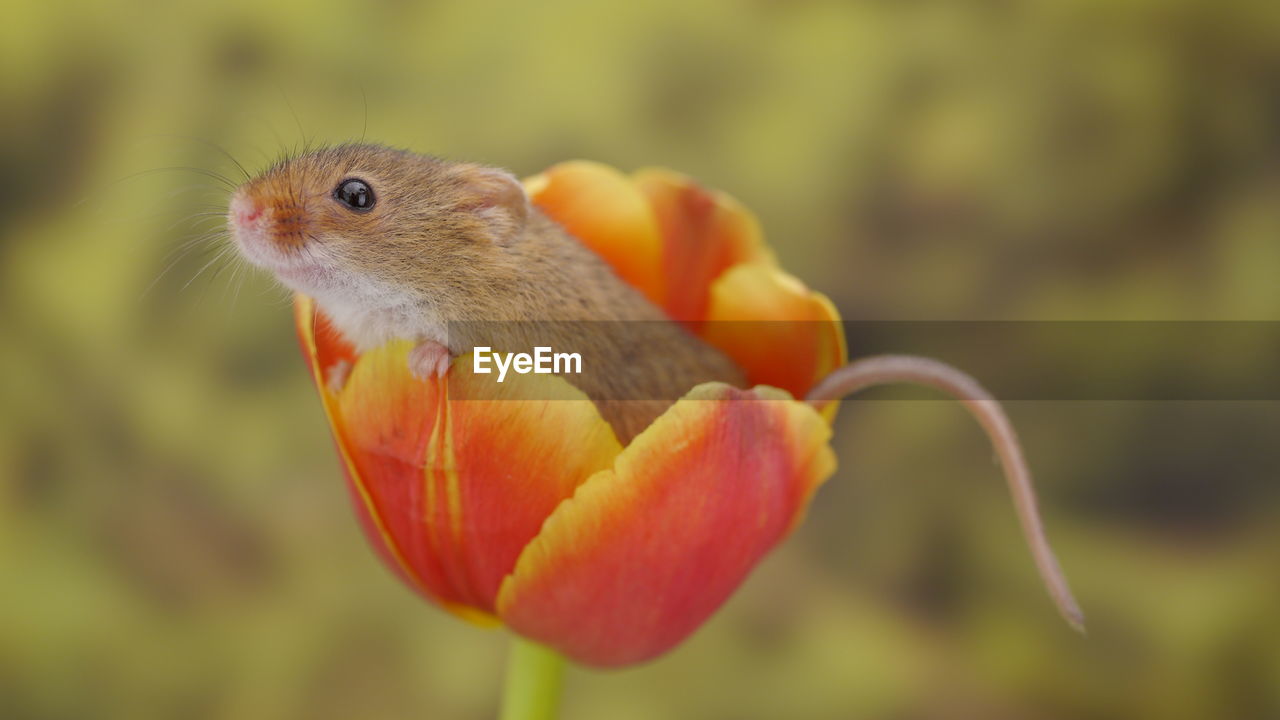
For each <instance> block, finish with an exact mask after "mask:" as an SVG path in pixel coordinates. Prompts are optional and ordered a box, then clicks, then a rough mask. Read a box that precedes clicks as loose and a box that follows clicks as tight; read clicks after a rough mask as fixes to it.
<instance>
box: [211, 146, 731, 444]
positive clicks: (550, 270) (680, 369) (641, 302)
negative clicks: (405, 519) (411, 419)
mask: <svg viewBox="0 0 1280 720" xmlns="http://www.w3.org/2000/svg"><path fill="white" fill-rule="evenodd" d="M228 221H229V224H230V227H231V231H232V235H233V236H234V238H235V241H236V243H237V245H238V246H239V249H240V252H241V253H242V254H243V255H244V256H245V257H246V258H247V259H248V260H249V261H250V262H252V263H254V264H256V265H258V266H260V267H262V268H265V269H267V270H270V271H271V272H272V273H273V274H274V275H275V276H276V278H277V279H278V280H279V281H280V282H281V283H283V284H284V285H286V286H288V287H289V288H291V289H293V290H295V291H298V292H302V293H305V294H307V295H310V296H311V297H313V298H315V300H316V302H317V303H318V304H319V306H320V307H321V308H322V309H323V310H324V312H325V314H326V315H328V316H329V318H330V319H331V320H332V321H333V323H334V325H335V326H336V327H337V329H338V330H339V331H340V332H341V333H342V334H343V335H344V336H345V337H346V338H347V339H348V340H349V341H350V342H351V343H352V344H353V345H355V347H356V349H357V350H358V351H360V352H364V351H366V350H370V349H372V348H374V347H377V346H379V345H381V344H383V343H385V342H387V341H389V340H392V339H397V338H404V339H410V340H413V341H415V342H416V343H417V345H416V346H415V347H414V349H413V350H412V351H411V352H410V355H409V365H410V369H411V370H412V372H413V373H414V374H415V375H416V376H418V377H433V376H440V375H443V374H444V373H445V372H447V371H448V368H449V365H450V361H451V359H452V358H454V357H457V356H459V355H463V354H465V353H468V352H471V351H472V349H473V348H475V347H477V346H489V347H492V348H493V349H494V350H500V351H504V352H505V351H515V350H523V351H526V352H527V351H529V350H530V349H531V348H532V346H531V344H530V343H533V342H537V343H540V344H542V345H550V346H551V347H554V348H555V349H556V350H561V349H564V350H568V351H572V352H577V353H581V355H582V357H583V362H582V368H581V370H582V372H581V374H579V375H573V376H571V377H569V378H567V379H568V380H569V381H570V382H571V383H573V384H574V385H575V386H576V387H578V388H579V389H580V390H582V391H583V392H585V393H586V394H587V396H588V397H590V398H591V399H592V400H593V401H594V402H595V403H596V405H597V407H599V409H600V411H601V414H602V415H603V416H604V418H605V419H606V420H607V421H609V422H610V424H611V425H612V426H613V428H614V431H615V433H616V434H617V435H618V437H619V439H620V440H621V441H623V442H627V441H629V440H630V439H631V438H632V437H634V436H635V435H636V434H637V433H639V432H640V431H641V430H643V429H644V428H645V427H647V426H648V425H649V423H650V422H651V421H652V420H653V419H654V418H655V417H656V416H657V415H658V414H660V413H661V412H662V411H663V410H664V409H665V408H666V407H667V406H669V405H670V404H671V402H673V401H674V400H675V399H677V398H679V397H680V396H681V395H683V394H684V393H685V392H687V391H688V390H689V389H691V388H692V387H693V386H694V385H697V384H698V383H701V382H707V381H712V380H718V381H723V382H727V383H730V384H732V385H736V386H741V385H743V384H744V378H743V375H742V373H741V371H740V370H739V369H738V368H737V367H736V366H735V365H734V364H733V363H732V362H731V361H730V360H729V359H728V358H727V357H725V356H724V355H723V354H721V353H720V352H719V351H718V350H716V349H715V348H713V347H711V346H710V345H707V344H706V343H704V342H703V341H701V340H700V339H698V338H696V337H695V336H693V335H692V334H690V333H689V332H688V331H687V330H686V329H684V328H683V327H681V326H680V325H679V324H677V323H675V322H672V321H671V320H669V319H668V318H667V316H666V315H665V314H664V313H663V311H662V310H661V309H659V308H658V307H657V306H655V305H654V304H653V303H651V302H650V301H649V300H648V299H647V298H645V297H644V296H643V295H642V294H641V293H640V292H639V291H637V290H635V289H634V288H632V287H631V286H629V285H627V284H626V283H625V282H624V281H623V280H621V279H620V278H619V277H618V276H617V275H616V274H615V273H614V271H613V270H612V269H611V268H610V267H609V266H608V265H607V264H606V263H605V262H604V261H603V260H602V259H601V258H600V257H599V256H597V255H596V254H595V253H594V252H592V251H591V250H590V249H588V248H587V247H586V246H584V245H583V244H582V243H581V242H579V241H578V240H577V239H576V238H574V237H573V236H572V235H570V234H569V233H568V232H566V231H565V230H564V229H563V228H562V227H561V226H560V225H558V224H557V223H556V222H554V221H553V220H551V219H550V218H548V217H547V216H546V215H544V214H543V213H542V212H540V211H539V210H538V209H536V208H535V207H533V206H532V205H530V203H529V199H528V197H527V195H526V194H525V191H524V188H523V186H522V185H521V184H520V182H519V181H518V180H517V179H516V178H515V177H514V176H512V175H511V174H509V173H507V172H505V171H503V170H499V169H495V168H490V167H484V166H481V165H475V164H471V163H459V162H449V161H445V160H441V159H438V158H434V157H429V156H425V155H418V154H415V153H411V152H408V151H404V150H395V149H390V148H386V147H382V146H378V145H365V144H349V145H340V146H335V147H330V148H325V149H321V150H316V151H313V152H308V153H305V154H303V155H300V156H298V157H295V158H292V159H288V160H284V161H282V162H280V163H277V164H276V165H275V166H273V167H271V168H270V169H268V170H267V171H266V172H264V173H262V174H261V175H259V176H258V177H256V178H254V179H252V180H250V181H248V182H246V183H245V184H244V185H242V186H241V187H240V188H239V189H237V190H236V192H235V193H234V195H233V196H232V199H231V206H230V213H229V218H228ZM343 379H344V378H343V376H342V374H341V373H338V374H336V375H334V376H331V378H330V381H331V382H332V383H336V384H341V382H342V381H343Z"/></svg>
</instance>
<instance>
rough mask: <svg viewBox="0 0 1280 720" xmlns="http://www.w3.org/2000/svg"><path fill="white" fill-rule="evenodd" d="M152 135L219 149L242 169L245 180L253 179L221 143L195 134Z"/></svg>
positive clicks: (241, 172)
mask: <svg viewBox="0 0 1280 720" xmlns="http://www.w3.org/2000/svg"><path fill="white" fill-rule="evenodd" d="M151 137H153V138H174V139H178V140H186V141H188V142H194V143H199V144H201V145H204V146H205V147H207V148H210V149H212V150H217V151H218V152H219V153H222V155H224V156H225V157H226V158H227V159H228V160H230V161H231V162H232V163H233V164H234V165H235V166H236V168H237V169H238V170H239V171H240V174H241V175H244V179H245V180H252V179H253V176H252V175H250V174H249V171H248V170H245V168H244V165H241V164H240V161H239V160H237V159H236V156H235V155H232V154H231V153H230V151H228V150H227V149H226V148H224V147H222V146H221V145H219V144H218V143H215V142H213V141H211V140H206V139H204V138H201V137H195V136H193V135H181V134H178V133H158V134H156V135H152V136H151Z"/></svg>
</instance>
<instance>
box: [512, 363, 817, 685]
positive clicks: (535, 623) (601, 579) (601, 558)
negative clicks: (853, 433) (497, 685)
mask: <svg viewBox="0 0 1280 720" xmlns="http://www.w3.org/2000/svg"><path fill="white" fill-rule="evenodd" d="M829 437H830V430H829V428H828V427H827V425H826V423H825V422H824V421H823V420H822V419H821V417H820V416H819V415H818V414H817V413H816V412H815V411H814V410H813V409H812V408H811V407H809V406H808V405H806V404H804V403H799V402H795V401H793V400H791V399H790V398H789V396H787V395H786V394H785V393H783V392H781V391H778V390H774V389H772V388H756V389H755V390H752V391H745V390H737V389H734V388H730V387H728V386H726V385H723V384H720V383H708V384H704V385H700V386H698V387H697V388H694V389H693V390H692V391H691V392H690V393H689V394H688V395H687V396H686V397H685V398H684V399H682V400H680V401H679V402H677V403H676V404H675V405H673V406H672V408H671V409H670V410H668V411H667V412H666V413H665V414H663V415H662V416H661V417H659V418H658V420H657V421H655V422H654V424H653V425H652V426H650V427H649V429H647V430H646V431H644V432H643V433H641V434H640V435H639V436H637V437H636V439H635V440H634V441H633V442H632V443H631V445H630V446H628V447H627V448H626V449H625V450H624V451H623V452H622V454H621V455H619V456H618V458H617V460H616V462H615V463H614V467H613V469H611V470H605V471H603V472H600V473H598V474H596V475H595V476H593V477H592V478H591V479H589V480H588V481H587V482H586V483H584V484H583V485H582V486H581V487H579V488H578V491H577V492H576V493H575V494H574V496H573V498H572V499H571V500H568V501H566V502H564V503H563V504H561V505H560V506H559V507H558V508H556V510H555V512H554V513H552V515H551V517H550V518H548V519H547V522H546V524H545V525H544V526H543V528H542V531H541V532H540V533H539V534H538V536H537V537H536V538H535V539H534V540H533V542H531V543H530V544H529V546H528V548H526V549H525V551H524V552H523V553H522V554H521V555H520V559H519V561H518V562H517V563H516V567H515V570H514V572H513V573H512V574H511V576H510V577H509V578H507V580H506V581H505V582H504V583H503V585H502V589H501V591H500V592H499V594H498V603H497V607H498V615H499V616H500V617H501V618H502V619H503V621H504V622H506V623H507V624H508V625H510V626H511V627H512V628H513V629H514V630H516V631H517V632H519V633H521V634H523V635H526V636H528V637H530V638H532V639H534V640H537V641H539V642H542V643H545V644H547V645H550V646H552V647H555V648H557V649H559V650H560V651H561V652H564V653H565V654H567V655H568V656H569V657H572V658H574V659H575V660H577V661H579V662H582V663H585V664H588V665H598V666H618V665H626V664H630V663H635V662H640V661H643V660H648V659H650V658H653V657H656V656H657V655H659V654H661V653H663V652H665V651H667V650H669V649H671V648H672V647H674V646H675V645H676V644H677V643H679V642H680V641H681V640H682V639H684V638H685V637H686V636H687V635H689V633H691V632H693V630H694V629H696V628H697V627H698V626H699V625H701V624H702V622H703V621H705V620H706V619H707V618H708V617H709V616H710V615H711V614H712V613H713V612H715V610H716V609H717V608H718V607H719V606H720V604H721V603H723V602H724V600H725V599H726V598H727V597H728V596H729V595H730V594H731V593H732V592H733V591H734V589H735V588H737V586H738V585H739V584H740V583H741V582H742V580H743V579H744V578H745V577H746V576H747V573H748V572H750V570H751V568H752V567H754V566H755V564H756V563H757V562H758V561H759V560H760V558H761V557H762V556H764V554H765V553H766V552H768V551H769V549H770V548H772V547H773V546H774V545H775V544H777V543H778V541H779V540H781V539H782V538H783V537H784V536H785V535H786V534H787V533H788V532H789V531H790V529H791V528H792V527H794V526H795V524H796V523H797V522H798V520H799V518H800V517H801V515H802V514H803V512H804V509H805V507H806V506H807V504H808V502H809V499H810V497H811V496H812V494H813V491H814V489H815V488H816V487H817V486H818V485H819V484H820V483H821V482H822V481H823V480H825V479H826V478H827V477H828V476H829V475H830V474H831V473H832V472H833V471H834V470H835V456H834V455H833V453H832V452H831V449H830V448H829V447H828V446H827V439H828V438H829Z"/></svg>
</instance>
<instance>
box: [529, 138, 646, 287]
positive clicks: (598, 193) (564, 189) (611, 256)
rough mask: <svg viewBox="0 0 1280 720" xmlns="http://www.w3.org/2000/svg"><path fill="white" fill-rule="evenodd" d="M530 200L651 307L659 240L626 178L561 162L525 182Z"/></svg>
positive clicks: (586, 164)
mask: <svg viewBox="0 0 1280 720" xmlns="http://www.w3.org/2000/svg"><path fill="white" fill-rule="evenodd" d="M525 189H526V190H527V191H528V193H529V198H530V200H531V201H532V202H533V204H534V205H536V206H537V207H538V208H539V209H540V210H542V211H543V212H544V213H546V214H547V215H548V216H550V217H551V219H553V220H555V221H556V222H558V223H560V224H561V225H563V226H564V228H565V229H566V230H568V231H569V233H570V234H571V235H573V236H575V237H577V238H578V239H579V240H581V241H582V243H583V244H584V245H586V246H587V247H589V248H591V249H592V250H594V251H595V253H596V254H597V255H599V256H600V257H601V258H603V259H604V261H605V262H607V263H609V265H610V266H611V267H613V269H614V271H615V272H617V273H618V275H619V276H620V277H621V278H622V279H623V280H624V281H626V282H627V283H628V284H630V285H631V286H632V287H634V288H636V289H638V290H640V291H641V292H643V293H644V294H645V296H646V297H648V298H649V299H650V300H651V301H653V302H654V303H655V304H658V305H661V304H662V299H663V292H664V286H663V280H662V238H661V236H660V235H659V233H658V224H657V220H656V218H655V217H654V215H653V210H652V209H651V208H650V207H649V203H648V200H647V199H646V198H645V196H644V195H643V194H642V193H641V192H640V191H639V190H638V189H637V188H636V186H635V184H634V183H632V182H631V179H630V178H628V177H627V176H625V175H623V174H622V173H620V172H618V171H617V170H615V169H613V168H611V167H609V166H608V165H602V164H600V163H593V162H586V161H583V160H578V161H573V162H566V163H560V164H559V165H556V166H554V167H552V168H550V169H548V170H546V171H545V172H543V173H541V174H539V175H535V176H534V177H531V178H529V179H527V180H525Z"/></svg>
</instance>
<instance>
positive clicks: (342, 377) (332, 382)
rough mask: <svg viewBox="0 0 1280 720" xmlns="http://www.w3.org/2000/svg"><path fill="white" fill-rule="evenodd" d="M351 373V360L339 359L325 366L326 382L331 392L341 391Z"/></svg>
mask: <svg viewBox="0 0 1280 720" xmlns="http://www.w3.org/2000/svg"><path fill="white" fill-rule="evenodd" d="M350 375H351V362H350V361H349V360H339V361H338V362H336V363H334V364H332V365H330V366H329V367H327V368H325V371H324V384H325V387H327V388H329V392H331V393H338V392H341V390H342V388H343V386H345V385H346V384H347V378H348V377H350Z"/></svg>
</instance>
